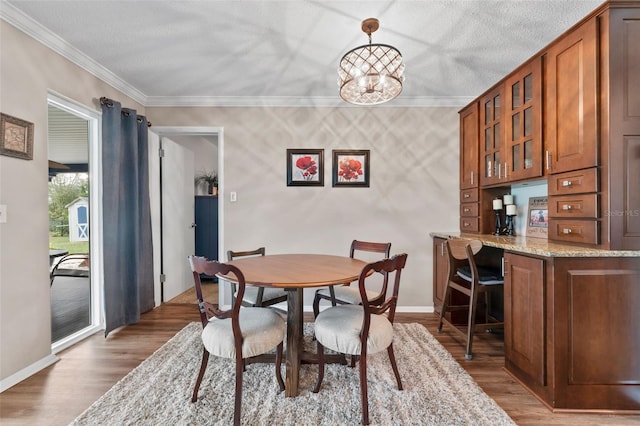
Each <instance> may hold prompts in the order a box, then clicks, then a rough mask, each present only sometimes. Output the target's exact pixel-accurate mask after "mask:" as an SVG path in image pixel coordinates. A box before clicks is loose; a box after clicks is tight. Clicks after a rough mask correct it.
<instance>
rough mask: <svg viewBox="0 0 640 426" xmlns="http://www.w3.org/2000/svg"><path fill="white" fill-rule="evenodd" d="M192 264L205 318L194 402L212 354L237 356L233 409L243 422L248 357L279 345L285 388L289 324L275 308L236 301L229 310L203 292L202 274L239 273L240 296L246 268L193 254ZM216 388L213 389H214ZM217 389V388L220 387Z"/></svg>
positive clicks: (277, 371)
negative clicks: (285, 345) (284, 356)
mask: <svg viewBox="0 0 640 426" xmlns="http://www.w3.org/2000/svg"><path fill="white" fill-rule="evenodd" d="M189 264H190V265H191V271H192V272H193V280H194V283H195V288H196V296H197V298H198V307H199V310H200V320H201V322H202V328H203V330H202V344H203V346H204V350H203V352H202V363H201V365H200V371H199V372H198V378H197V380H196V384H195V387H194V389H193V396H192V397H191V402H196V401H197V399H198V390H199V388H200V383H201V382H202V378H203V376H204V373H205V371H206V368H207V363H208V361H209V354H212V355H215V356H219V357H223V358H230V359H235V363H236V386H235V406H234V412H233V423H234V425H239V424H240V415H241V407H242V404H241V402H242V376H243V372H244V369H245V368H244V367H245V359H247V358H252V357H256V356H258V355H262V354H265V353H267V352H269V351H271V350H272V349H273V348H276V358H275V375H276V380H277V382H278V386H279V388H280V391H283V390H284V381H283V380H282V375H281V371H280V368H281V365H282V348H283V341H284V335H285V329H286V325H285V322H284V319H282V317H281V316H280V315H278V313H276V312H275V311H273V310H272V309H265V308H255V307H245V306H242V304H241V303H236V304H234V305H233V307H232V308H231V309H229V310H227V311H220V310H219V309H217V308H216V306H215V305H213V304H211V303H209V302H206V301H205V300H204V299H203V296H202V286H201V282H200V274H206V275H211V276H213V275H216V274H221V275H228V274H232V275H234V276H235V278H236V279H237V282H238V293H237V294H238V298H240V299H242V297H243V296H244V293H245V288H246V287H245V279H244V275H243V274H242V271H240V269H238V268H237V267H235V266H233V265H227V264H225V263H220V262H217V261H209V260H207V259H206V258H204V257H197V256H189ZM213 391H214V390H213V389H212V390H211V392H213ZM216 392H217V390H216Z"/></svg>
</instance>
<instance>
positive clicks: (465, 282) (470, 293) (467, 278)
mask: <svg viewBox="0 0 640 426" xmlns="http://www.w3.org/2000/svg"><path fill="white" fill-rule="evenodd" d="M480 249H482V242H481V241H480V240H469V241H467V240H463V239H458V238H451V239H448V240H447V250H448V252H449V272H448V279H447V284H446V286H445V290H444V297H443V300H444V302H443V304H442V312H441V314H440V323H439V325H438V333H441V332H442V325H443V324H444V323H446V324H447V325H449V326H450V327H451V328H452V330H454V331H455V332H457V333H459V334H461V335H462V336H464V337H465V339H466V344H467V345H466V346H467V347H466V352H465V356H464V357H465V359H468V360H470V359H472V358H473V354H472V352H471V349H472V346H473V335H474V332H475V330H476V328H482V329H485V330H493V329H494V328H502V327H504V321H503V320H502V319H498V318H495V317H494V316H492V315H491V312H490V307H491V302H490V300H491V299H490V298H489V297H490V295H491V294H492V293H499V295H500V297H503V294H502V293H503V290H504V278H503V276H502V274H501V273H500V271H499V270H497V269H495V268H488V267H479V266H477V265H476V261H475V256H476V255H477V254H478V252H479V251H480ZM453 291H456V292H458V293H460V294H463V295H465V296H466V299H463V300H465V301H467V300H468V303H464V304H456V305H452V304H451V301H452V300H457V299H456V298H453V297H452V292H453ZM481 294H483V295H484V315H483V318H484V319H483V322H482V323H478V322H477V320H476V317H477V308H478V303H479V302H478V298H479V296H480V295H481ZM461 310H464V311H468V317H467V318H468V319H467V324H466V329H462V328H460V327H458V326H457V325H455V324H454V323H452V322H451V321H449V320H448V319H447V318H446V313H447V312H454V311H461Z"/></svg>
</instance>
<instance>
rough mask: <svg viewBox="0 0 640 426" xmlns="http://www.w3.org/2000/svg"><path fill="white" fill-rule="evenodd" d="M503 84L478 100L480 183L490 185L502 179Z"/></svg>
mask: <svg viewBox="0 0 640 426" xmlns="http://www.w3.org/2000/svg"><path fill="white" fill-rule="evenodd" d="M503 97H504V95H503V86H500V87H498V88H496V89H495V90H493V91H492V92H490V93H488V94H487V95H486V96H484V97H483V98H482V100H481V101H480V105H481V107H480V126H481V127H480V128H481V133H480V135H481V136H480V137H481V141H480V146H481V152H482V155H481V160H480V162H481V167H482V169H481V175H480V179H481V183H482V185H483V186H484V185H491V184H494V183H499V182H501V181H502V179H503V175H504V170H503V161H504V160H503V154H502V150H503V145H504V144H503V140H504V135H503V125H502V108H503V107H502V102H503Z"/></svg>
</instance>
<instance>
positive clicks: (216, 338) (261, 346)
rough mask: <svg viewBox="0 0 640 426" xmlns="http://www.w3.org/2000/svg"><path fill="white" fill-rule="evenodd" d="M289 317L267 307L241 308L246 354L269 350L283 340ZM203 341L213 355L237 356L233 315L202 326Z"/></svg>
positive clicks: (257, 353)
mask: <svg viewBox="0 0 640 426" xmlns="http://www.w3.org/2000/svg"><path fill="white" fill-rule="evenodd" d="M285 329H286V325H285V321H284V319H282V317H281V316H280V315H278V314H277V313H275V312H274V311H273V310H271V309H266V308H244V307H243V308H240V330H242V337H243V338H244V341H243V342H242V357H243V358H249V357H252V356H256V355H260V354H263V353H266V352H269V351H270V350H271V349H273V348H275V347H276V346H278V345H279V344H280V342H282V340H283V339H284V334H285ZM202 343H203V344H204V347H205V348H206V349H207V351H209V353H211V354H212V355H215V356H219V357H223V358H235V356H236V349H235V345H234V342H233V330H232V328H231V318H227V319H223V320H221V319H218V318H212V319H211V320H210V321H209V324H207V326H206V327H205V328H204V329H203V330H202Z"/></svg>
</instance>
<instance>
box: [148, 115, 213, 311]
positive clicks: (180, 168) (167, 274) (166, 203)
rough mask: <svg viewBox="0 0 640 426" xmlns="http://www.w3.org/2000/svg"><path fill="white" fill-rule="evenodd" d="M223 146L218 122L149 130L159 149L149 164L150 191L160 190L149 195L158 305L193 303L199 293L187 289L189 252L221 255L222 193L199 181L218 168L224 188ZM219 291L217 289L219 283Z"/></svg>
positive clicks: (154, 146)
mask: <svg viewBox="0 0 640 426" xmlns="http://www.w3.org/2000/svg"><path fill="white" fill-rule="evenodd" d="M223 147H224V140H223V129H222V128H220V127H156V126H154V127H152V128H151V129H150V137H149V150H150V152H154V151H155V152H159V155H158V157H157V158H158V161H157V164H156V165H152V166H151V168H150V176H152V179H151V181H152V183H151V185H152V188H151V193H152V194H156V195H155V196H152V197H151V204H152V205H153V206H159V209H157V215H156V214H154V213H153V211H155V210H156V209H152V227H153V235H154V265H156V267H157V271H155V272H156V274H155V276H156V277H158V279H157V280H156V289H155V298H156V306H157V305H160V304H161V303H165V302H169V301H171V302H173V303H180V302H181V301H183V300H191V301H190V302H186V303H195V301H196V298H195V296H194V297H191V295H189V293H188V292H190V291H192V290H193V276H192V273H191V270H190V268H189V264H188V262H187V256H189V255H192V254H197V255H204V256H206V257H208V258H211V259H216V260H217V259H218V258H219V253H221V252H222V251H221V247H222V241H223V234H222V229H221V228H220V226H219V224H220V223H223V217H222V211H223V208H222V207H223V201H224V200H223V197H222V196H221V195H220V196H219V197H218V196H217V195H212V194H210V193H209V191H208V190H207V188H206V185H201V184H198V183H196V181H197V177H198V176H199V175H201V174H203V173H215V174H217V176H218V178H219V180H218V182H219V184H218V190H219V191H218V193H219V194H223V193H224V189H223V185H224V183H223V162H222V161H221V159H222V158H223V154H222V153H223ZM153 176H157V178H153ZM153 185H157V187H156V188H154V187H153ZM154 198H155V199H154ZM204 198H207V199H206V200H204ZM203 206H204V207H203ZM203 208H204V210H203ZM205 210H206V212H205V213H204V214H205V216H207V218H208V219H209V220H208V221H207V222H206V223H205V222H203V221H202V219H201V218H202V213H203V211H205ZM197 222H200V223H197ZM203 234H204V235H205V236H204V237H203ZM155 236H158V237H157V238H156V237H155ZM203 238H205V239H206V241H207V244H205V245H206V247H207V252H206V253H199V252H198V250H199V249H198V247H202V244H201V242H202V241H203ZM211 281H212V284H214V283H215V280H211ZM212 287H213V286H212ZM215 293H218V286H217V283H215ZM194 294H195V293H194ZM216 296H217V294H216ZM208 300H210V299H208Z"/></svg>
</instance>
